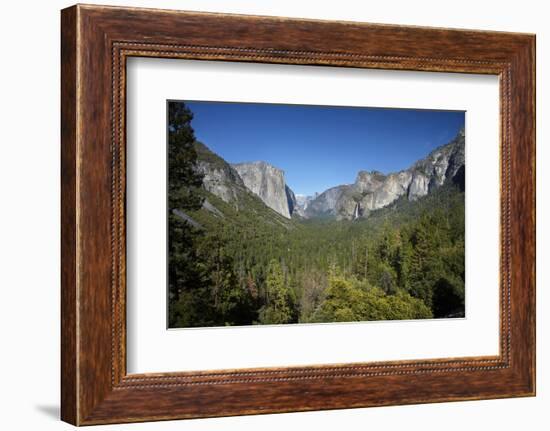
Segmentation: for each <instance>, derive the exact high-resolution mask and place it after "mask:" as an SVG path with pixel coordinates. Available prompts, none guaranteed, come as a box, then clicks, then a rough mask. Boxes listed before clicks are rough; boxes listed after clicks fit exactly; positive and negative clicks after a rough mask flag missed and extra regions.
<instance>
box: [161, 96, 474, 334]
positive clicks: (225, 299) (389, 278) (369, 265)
mask: <svg viewBox="0 0 550 431" xmlns="http://www.w3.org/2000/svg"><path fill="white" fill-rule="evenodd" d="M169 106H170V108H169V126H168V127H169V150H168V151H169V154H168V163H169V172H168V179H169V181H168V183H169V189H168V247H169V253H168V255H169V265H168V271H169V274H168V280H169V281H168V290H169V291H168V295H169V326H170V327H198V326H224V325H248V324H284V323H310V322H311V323H313V322H350V321H367V320H395V319H424V318H441V317H461V316H464V275H465V274H464V272H465V271H464V184H463V176H462V178H460V176H458V175H457V177H458V180H457V181H454V182H448V183H445V185H443V186H441V187H439V188H438V189H436V190H434V191H433V192H431V193H430V194H428V195H427V196H425V197H423V198H421V199H418V200H416V201H408V200H407V198H406V197H401V198H399V199H398V200H397V201H395V202H394V203H393V204H391V205H390V206H388V207H386V208H383V209H380V210H376V211H373V212H371V213H370V215H369V216H368V217H367V218H363V219H359V220H355V221H346V220H341V221H336V220H334V219H329V218H325V219H322V218H317V219H308V220H306V219H300V218H292V219H290V220H289V219H286V218H284V217H282V216H280V215H279V214H277V213H275V212H274V211H273V210H271V209H270V208H268V207H267V206H265V205H264V204H263V203H262V202H261V201H260V200H259V199H255V198H254V196H252V195H251V194H246V193H243V194H241V195H240V196H239V199H240V201H239V202H238V204H235V203H233V202H231V203H227V202H224V201H223V200H222V199H220V198H219V197H217V196H215V195H214V194H212V193H209V192H207V191H206V190H205V189H204V188H203V187H201V185H202V175H201V174H200V173H198V171H197V169H195V167H196V163H197V160H198V157H199V156H202V157H207V156H209V157H214V156H213V155H212V154H210V155H209V154H200V153H201V151H204V149H203V147H202V146H201V145H200V144H198V143H197V142H196V140H195V136H194V133H193V130H192V128H191V119H192V113H191V112H190V111H189V110H188V109H187V108H186V107H185V105H183V104H170V105H169ZM205 200H207V201H208V203H209V204H211V205H212V206H213V207H215V208H216V210H217V211H216V212H212V211H205V210H204V208H203V203H204V202H205ZM179 211H183V212H184V213H185V214H186V215H188V216H189V217H191V219H192V220H193V222H194V223H189V222H188V221H186V220H184V219H182V217H181V216H178V212H179Z"/></svg>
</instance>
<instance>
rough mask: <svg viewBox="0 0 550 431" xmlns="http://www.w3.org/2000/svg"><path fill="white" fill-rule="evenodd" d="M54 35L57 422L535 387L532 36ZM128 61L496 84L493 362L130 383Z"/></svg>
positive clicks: (156, 31)
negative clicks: (58, 157)
mask: <svg viewBox="0 0 550 431" xmlns="http://www.w3.org/2000/svg"><path fill="white" fill-rule="evenodd" d="M205 29H207V31H206V30H205ZM61 36H62V44H61V45H62V95H61V97H62V100H61V102H62V103H61V105H62V340H63V341H62V418H63V420H65V421H67V422H70V423H73V424H77V425H86V424H99V423H111V422H135V421H144V420H161V419H175V418H189V417H207V416H221V415H238V414H257V413H272V412H287V411H306V410H317V409H336V408H351V407H365V406H378V405H389V404H411V403H421V402H441V401H449V400H469V399H480V398H502V397H510V396H528V395H533V394H534V393H535V142H534V139H535V136H534V121H535V108H534V98H535V87H534V85H535V77H534V70H535V68H534V64H535V51H534V49H535V37H534V36H533V35H525V34H512V33H498V32H480V31H466V30H448V29H432V28H421V27H402V26H388V25H375V24H361V23H350V22H329V21H311V20H294V19H284V18H273V17H251V16H239V15H219V14H203V13H188V12H176V11H162V10H146V9H130V8H117V7H100V6H74V7H72V8H69V9H65V10H64V11H63V12H62V34H61ZM130 56H149V57H166V58H185V59H199V60H204V61H208V60H218V61H219V60H223V61H244V62H258V63H260V62H261V63H284V64H301V65H312V66H315V65H331V66H339V67H359V68H378V69H402V70H422V71H445V72H463V73H483V74H495V75H498V76H499V77H500V82H501V94H500V105H501V220H500V224H501V256H502V258H501V268H500V271H501V283H500V291H501V306H500V316H501V328H500V334H501V343H500V346H501V348H500V354H499V355H498V356H496V357H484V358H479V357H466V358H442V359H432V360H423V361H405V362H382V363H364V364H337V365H333V364H332V365H326V366H305V367H294V368H268V369H247V370H224V371H215V372H214V371H209V370H205V371H202V372H186V373H183V372H182V373H157V374H141V375H127V374H126V365H125V364H126V357H125V355H126V350H125V334H126V329H125V307H126V304H125V294H126V272H125V271H126V267H125V265H126V260H125V192H126V185H125V181H126V175H125V153H126V140H125V121H126V120H125V115H126V113H125V100H126V70H125V65H126V59H127V58H128V57H130ZM495 222H497V221H495Z"/></svg>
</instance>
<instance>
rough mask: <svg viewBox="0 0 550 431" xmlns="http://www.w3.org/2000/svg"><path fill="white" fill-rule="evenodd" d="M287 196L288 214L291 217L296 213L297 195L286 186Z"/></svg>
mask: <svg viewBox="0 0 550 431" xmlns="http://www.w3.org/2000/svg"><path fill="white" fill-rule="evenodd" d="M285 194H286V200H287V203H288V212H289V213H290V215H292V214H294V211H295V210H296V205H297V202H296V195H295V194H294V192H293V191H292V189H291V188H290V187H289V186H287V185H286V184H285Z"/></svg>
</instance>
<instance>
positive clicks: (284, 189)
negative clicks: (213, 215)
mask: <svg viewBox="0 0 550 431" xmlns="http://www.w3.org/2000/svg"><path fill="white" fill-rule="evenodd" d="M197 145H198V153H199V170H200V171H201V172H202V173H203V174H204V180H203V183H204V187H205V189H206V190H208V191H209V192H211V193H213V194H215V195H216V196H218V197H220V198H221V199H222V200H224V201H225V202H235V204H236V205H238V200H239V199H238V197H239V194H240V193H243V192H244V191H249V192H252V193H253V194H254V195H255V196H257V197H259V198H260V199H261V200H262V202H263V203H264V204H265V205H267V206H268V207H269V208H271V209H272V210H274V211H276V212H277V213H279V214H280V215H282V216H284V217H286V218H291V217H292V216H293V215H294V216H299V217H303V218H315V217H335V218H336V219H339V220H354V219H357V218H360V217H367V216H368V215H369V213H370V211H372V210H376V209H379V208H384V207H386V206H388V205H390V204H391V203H392V202H394V201H395V200H397V199H398V198H400V197H401V196H406V197H407V198H408V199H409V200H410V201H413V200H416V199H418V198H420V197H422V196H425V195H427V194H428V193H430V191H432V190H434V189H435V188H437V187H440V186H441V185H443V184H444V183H445V182H446V181H450V180H453V178H454V177H455V176H457V173H458V176H461V179H460V181H461V182H462V183H464V178H463V177H464V130H461V131H459V133H458V134H457V136H456V137H455V139H453V140H452V141H451V142H449V143H448V144H446V145H443V146H441V147H438V148H436V149H435V150H433V151H432V152H431V153H430V154H428V155H427V156H426V157H425V158H424V159H421V160H418V161H417V162H415V163H414V164H413V165H412V166H411V167H410V168H408V169H405V170H403V171H400V172H395V173H390V174H387V175H386V174H383V173H381V172H378V171H359V172H358V173H357V176H356V179H355V182H354V183H352V184H343V185H339V186H335V187H332V188H330V189H328V190H325V191H324V192H323V193H320V194H316V195H315V196H301V195H299V196H295V194H294V192H293V191H292V190H291V189H290V187H289V186H288V185H287V184H286V182H285V176H284V171H282V170H281V169H279V168H277V167H275V166H272V165H270V164H269V163H267V162H264V161H258V162H247V163H236V164H229V163H227V162H226V161H225V160H223V159H222V158H221V157H219V156H217V155H216V154H214V153H212V152H211V151H210V150H208V148H206V147H205V146H204V145H202V144H197ZM455 182H456V181H455Z"/></svg>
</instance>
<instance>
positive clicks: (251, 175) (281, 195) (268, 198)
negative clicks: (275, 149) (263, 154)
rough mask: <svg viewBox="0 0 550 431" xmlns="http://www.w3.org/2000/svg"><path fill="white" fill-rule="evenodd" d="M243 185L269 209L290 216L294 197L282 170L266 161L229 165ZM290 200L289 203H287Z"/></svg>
mask: <svg viewBox="0 0 550 431" xmlns="http://www.w3.org/2000/svg"><path fill="white" fill-rule="evenodd" d="M231 166H232V167H233V168H234V169H235V170H236V171H237V172H238V173H239V176H240V177H241V179H242V181H243V183H244V185H245V186H246V188H248V189H249V190H250V191H251V192H252V193H254V194H255V195H257V196H259V197H260V199H261V200H262V201H263V202H264V203H265V204H266V205H267V206H268V207H269V208H271V209H273V210H274V211H276V212H278V213H279V214H281V215H282V216H284V217H286V218H290V216H291V214H292V209H291V207H292V208H293V206H294V203H293V202H295V200H296V198H295V197H294V193H293V192H292V190H290V188H289V187H288V186H287V185H286V183H285V176H284V172H283V171H282V170H281V169H279V168H276V167H275V166H272V165H270V164H269V163H266V162H261V161H260V162H250V163H236V164H233V165H231ZM289 201H290V204H289Z"/></svg>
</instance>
